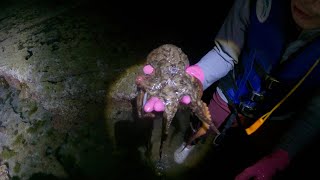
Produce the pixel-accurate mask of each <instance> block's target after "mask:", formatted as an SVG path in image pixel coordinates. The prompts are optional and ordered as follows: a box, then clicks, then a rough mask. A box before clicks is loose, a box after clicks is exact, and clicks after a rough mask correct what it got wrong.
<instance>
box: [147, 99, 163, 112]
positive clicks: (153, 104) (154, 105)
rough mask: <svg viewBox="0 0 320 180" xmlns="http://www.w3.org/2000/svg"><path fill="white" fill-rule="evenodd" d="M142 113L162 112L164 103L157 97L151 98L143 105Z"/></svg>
mask: <svg viewBox="0 0 320 180" xmlns="http://www.w3.org/2000/svg"><path fill="white" fill-rule="evenodd" d="M144 111H145V112H152V111H157V112H161V111H164V102H163V101H162V100H161V99H159V98H157V97H152V98H150V99H149V100H148V101H147V102H146V104H145V105H144Z"/></svg>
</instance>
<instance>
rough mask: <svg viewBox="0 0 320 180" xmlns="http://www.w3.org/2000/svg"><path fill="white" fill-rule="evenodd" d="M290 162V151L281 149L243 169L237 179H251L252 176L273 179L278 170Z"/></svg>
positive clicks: (260, 179) (261, 179)
mask: <svg viewBox="0 0 320 180" xmlns="http://www.w3.org/2000/svg"><path fill="white" fill-rule="evenodd" d="M289 163H290V160H289V155H288V152H286V151H284V150H282V149H279V150H276V151H274V152H273V153H271V154H270V155H268V156H265V157H264V158H262V159H260V160H259V161H258V162H257V163H255V164H254V165H253V166H250V167H248V168H246V169H245V170H244V171H242V172H241V173H240V174H239V175H237V177H236V178H235V180H249V179H251V178H254V179H257V180H269V179H272V176H274V175H275V174H276V173H277V171H282V170H284V169H285V168H286V167H287V166H288V165H289Z"/></svg>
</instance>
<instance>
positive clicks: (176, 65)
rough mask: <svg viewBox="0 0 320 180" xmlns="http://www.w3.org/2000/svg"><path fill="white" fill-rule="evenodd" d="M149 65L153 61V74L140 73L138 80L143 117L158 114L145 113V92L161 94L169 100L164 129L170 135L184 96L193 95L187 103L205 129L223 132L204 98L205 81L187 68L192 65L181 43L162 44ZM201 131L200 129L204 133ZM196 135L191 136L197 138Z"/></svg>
mask: <svg viewBox="0 0 320 180" xmlns="http://www.w3.org/2000/svg"><path fill="white" fill-rule="evenodd" d="M146 65H151V66H152V67H153V68H154V70H153V72H152V73H151V74H142V75H139V76H138V78H137V79H140V80H139V81H136V84H137V87H138V89H139V91H138V96H137V107H138V111H139V112H138V115H139V117H144V116H149V117H153V116H154V114H153V113H145V112H144V111H143V107H142V106H143V97H144V93H145V92H146V93H148V98H150V97H153V96H155V97H158V98H159V99H161V100H162V101H163V102H164V104H165V109H164V112H163V125H164V127H165V129H163V132H164V133H165V134H166V135H167V134H168V130H169V127H170V125H171V122H172V120H173V118H174V116H175V114H176V112H177V110H178V108H179V107H180V106H181V104H180V103H181V102H180V101H181V98H182V97H183V96H185V95H189V96H190V98H191V102H190V103H189V104H187V105H186V106H188V107H189V108H191V110H192V112H193V113H194V114H195V115H196V116H197V117H198V118H199V119H200V120H201V121H202V123H203V126H202V128H203V130H205V131H206V130H208V129H209V128H212V129H213V130H214V131H215V132H216V133H217V134H219V131H218V130H217V128H216V127H215V126H214V125H213V124H212V122H211V116H210V113H209V110H208V107H207V105H206V103H205V102H203V101H202V100H201V97H202V94H203V89H202V88H203V87H202V84H201V82H200V81H199V80H198V79H197V78H195V77H194V76H191V75H189V74H187V73H186V72H185V69H186V68H187V67H188V66H189V60H188V57H187V55H186V54H185V53H184V52H183V51H182V50H181V49H180V48H179V47H177V46H175V45H172V44H164V45H161V46H160V47H158V48H156V49H154V50H152V51H151V52H150V53H149V54H148V56H147V60H146V63H145V66H146ZM184 106H185V105H184ZM203 130H202V131H203ZM199 131H200V129H199ZM199 131H198V133H201V132H199ZM196 134H197V133H196ZM202 134H203V133H202ZM202 134H201V135H202ZM201 135H199V134H198V135H195V136H201ZM195 136H194V137H192V138H191V139H192V140H194V139H195V138H197V137H195Z"/></svg>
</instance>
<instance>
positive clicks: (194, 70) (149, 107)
mask: <svg viewBox="0 0 320 180" xmlns="http://www.w3.org/2000/svg"><path fill="white" fill-rule="evenodd" d="M153 71H154V68H153V67H152V66H150V65H146V66H144V67H143V72H144V73H145V74H151V73H152V72H153ZM186 73H188V74H190V75H191V76H194V77H196V78H197V79H199V80H200V82H201V83H203V81H204V73H203V71H202V69H201V68H200V66H198V65H192V66H189V67H187V68H186ZM181 102H182V103H184V104H189V103H190V102H191V98H190V96H188V95H186V96H183V97H182V98H181ZM164 109H165V104H164V102H163V101H162V100H161V99H159V98H158V97H152V98H150V99H149V100H148V101H147V102H146V104H145V105H144V111H145V112H152V111H157V112H161V111H164Z"/></svg>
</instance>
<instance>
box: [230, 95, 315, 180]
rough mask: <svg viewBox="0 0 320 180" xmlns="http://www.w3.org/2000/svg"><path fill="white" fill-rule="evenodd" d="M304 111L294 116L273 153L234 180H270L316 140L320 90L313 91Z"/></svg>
mask: <svg viewBox="0 0 320 180" xmlns="http://www.w3.org/2000/svg"><path fill="white" fill-rule="evenodd" d="M304 107H305V108H304V109H301V112H300V113H297V115H295V117H294V118H295V119H293V120H294V122H293V126H292V127H291V128H289V130H288V131H287V132H286V133H285V135H284V136H283V137H282V139H281V141H280V144H279V145H278V146H276V147H275V149H274V151H273V152H272V153H271V154H269V155H267V156H265V157H263V158H262V159H260V160H259V161H258V162H256V163H255V164H254V165H252V166H250V167H248V168H246V169H245V170H244V171H242V172H241V173H240V174H239V175H238V176H237V177H236V180H248V179H250V178H253V177H254V178H257V179H271V178H272V176H274V175H275V174H276V173H277V172H278V171H282V170H284V169H285V168H287V166H288V165H289V164H290V161H291V159H293V158H294V157H295V156H296V155H297V154H298V153H299V152H301V151H302V150H303V148H304V147H306V146H307V145H309V144H310V143H311V142H312V141H313V140H316V139H317V137H319V135H320V111H319V109H320V89H318V90H317V91H315V94H314V95H313V96H312V99H310V100H309V101H307V102H306V104H305V106H304Z"/></svg>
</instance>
